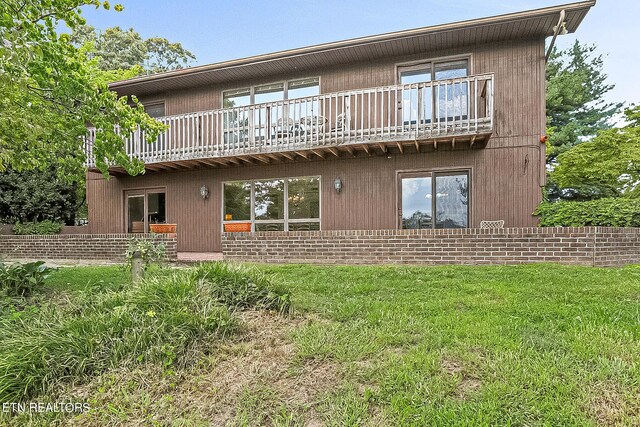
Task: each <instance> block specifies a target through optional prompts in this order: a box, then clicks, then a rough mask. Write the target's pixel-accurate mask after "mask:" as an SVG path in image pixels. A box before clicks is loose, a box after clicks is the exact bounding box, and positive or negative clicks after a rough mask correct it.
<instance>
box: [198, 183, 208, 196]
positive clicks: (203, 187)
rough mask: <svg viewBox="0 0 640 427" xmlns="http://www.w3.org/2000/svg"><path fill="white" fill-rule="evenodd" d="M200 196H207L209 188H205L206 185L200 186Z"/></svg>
mask: <svg viewBox="0 0 640 427" xmlns="http://www.w3.org/2000/svg"><path fill="white" fill-rule="evenodd" d="M200 197H202V198H203V199H208V198H209V189H208V188H207V186H206V185H203V186H202V187H200Z"/></svg>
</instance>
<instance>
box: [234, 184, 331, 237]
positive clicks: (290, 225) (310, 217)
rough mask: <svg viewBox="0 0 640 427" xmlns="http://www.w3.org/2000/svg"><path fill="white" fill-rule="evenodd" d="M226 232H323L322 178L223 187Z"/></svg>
mask: <svg viewBox="0 0 640 427" xmlns="http://www.w3.org/2000/svg"><path fill="white" fill-rule="evenodd" d="M223 186H224V189H223V197H224V200H223V203H222V205H223V209H224V212H223V223H224V230H225V231H287V230H291V231H294V230H319V229H320V178H319V177H298V178H286V179H285V178H278V179H264V180H255V181H233V182H225V183H223Z"/></svg>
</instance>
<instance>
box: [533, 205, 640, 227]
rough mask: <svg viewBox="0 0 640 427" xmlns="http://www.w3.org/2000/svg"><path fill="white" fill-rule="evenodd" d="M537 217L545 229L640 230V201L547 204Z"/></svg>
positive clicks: (538, 210)
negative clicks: (626, 228) (637, 228)
mask: <svg viewBox="0 0 640 427" xmlns="http://www.w3.org/2000/svg"><path fill="white" fill-rule="evenodd" d="M534 215H539V216H540V225H541V226H542V227H582V226H602V227H640V200H637V199H628V198H604V199H598V200H590V201H586V202H568V201H558V202H554V203H550V202H544V203H542V204H540V206H538V208H537V209H536V211H535V212H534Z"/></svg>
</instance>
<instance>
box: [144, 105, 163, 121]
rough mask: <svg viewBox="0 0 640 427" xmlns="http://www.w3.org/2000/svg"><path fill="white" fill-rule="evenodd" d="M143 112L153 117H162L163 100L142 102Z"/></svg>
mask: <svg viewBox="0 0 640 427" xmlns="http://www.w3.org/2000/svg"><path fill="white" fill-rule="evenodd" d="M144 112H145V113H147V114H148V115H150V116H151V117H154V118H157V117H162V116H164V102H153V103H151V102H150V103H148V104H144Z"/></svg>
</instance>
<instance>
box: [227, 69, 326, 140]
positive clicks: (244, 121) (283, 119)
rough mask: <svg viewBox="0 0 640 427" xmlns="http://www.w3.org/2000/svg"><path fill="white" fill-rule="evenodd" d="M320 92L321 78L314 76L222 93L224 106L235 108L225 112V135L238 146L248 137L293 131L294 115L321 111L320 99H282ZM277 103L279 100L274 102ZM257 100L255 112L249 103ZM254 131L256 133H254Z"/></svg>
mask: <svg viewBox="0 0 640 427" xmlns="http://www.w3.org/2000/svg"><path fill="white" fill-rule="evenodd" d="M318 94H320V79H319V78H318V77H312V78H307V79H296V80H289V81H285V82H277V83H269V84H264V85H258V86H251V87H247V88H242V89H235V90H230V91H226V92H224V93H223V95H222V108H225V109H231V108H233V109H232V110H227V111H225V112H224V113H223V123H224V127H223V137H224V141H225V143H226V144H227V145H228V146H231V147H232V148H238V147H239V144H240V143H242V142H246V141H248V140H249V139H250V138H254V139H255V140H260V139H268V138H269V137H277V136H279V137H282V136H283V135H284V134H289V132H293V130H292V127H293V125H294V123H292V121H293V118H294V117H295V118H303V117H307V116H313V115H317V114H318V101H317V100H301V101H296V102H292V103H289V104H288V107H285V105H284V104H285V103H284V102H283V103H282V104H280V103H279V101H286V100H290V99H298V98H306V97H311V96H315V95H318ZM274 103H277V104H274ZM254 104H265V105H257V106H255V107H252V108H251V109H252V110H253V113H252V114H251V113H250V111H249V109H248V108H238V107H247V106H250V105H254ZM252 133H253V136H252V135H251V134H252Z"/></svg>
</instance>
